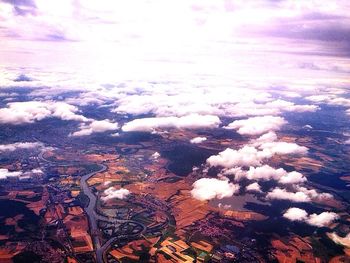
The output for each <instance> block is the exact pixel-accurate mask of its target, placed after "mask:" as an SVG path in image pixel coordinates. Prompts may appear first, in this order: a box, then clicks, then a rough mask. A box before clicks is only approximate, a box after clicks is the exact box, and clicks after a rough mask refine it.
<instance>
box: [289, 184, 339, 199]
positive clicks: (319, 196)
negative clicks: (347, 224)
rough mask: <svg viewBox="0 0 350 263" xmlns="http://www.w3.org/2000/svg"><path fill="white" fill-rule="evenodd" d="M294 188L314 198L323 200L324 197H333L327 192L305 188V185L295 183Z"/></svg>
mask: <svg viewBox="0 0 350 263" xmlns="http://www.w3.org/2000/svg"><path fill="white" fill-rule="evenodd" d="M295 189H296V190H297V191H300V192H302V193H305V194H306V195H308V196H309V197H310V198H312V199H315V200H324V199H331V198H333V195H331V194H329V193H318V192H317V191H316V190H315V189H307V188H306V187H303V186H299V185H296V186H295Z"/></svg>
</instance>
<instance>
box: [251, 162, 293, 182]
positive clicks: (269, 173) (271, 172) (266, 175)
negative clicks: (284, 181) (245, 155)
mask: <svg viewBox="0 0 350 263" xmlns="http://www.w3.org/2000/svg"><path fill="white" fill-rule="evenodd" d="M286 174H287V172H286V171H285V170H284V169H282V168H279V169H275V168H272V167H271V166H269V165H263V166H260V167H256V168H255V167H250V168H249V170H248V172H247V173H246V177H247V178H248V179H249V180H265V181H267V180H270V179H274V180H279V179H280V178H281V177H282V176H284V175H286Z"/></svg>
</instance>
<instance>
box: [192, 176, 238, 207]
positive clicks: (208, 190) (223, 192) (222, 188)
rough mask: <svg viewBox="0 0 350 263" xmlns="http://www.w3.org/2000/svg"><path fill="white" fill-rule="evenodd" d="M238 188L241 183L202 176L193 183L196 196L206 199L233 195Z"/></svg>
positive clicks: (193, 194)
mask: <svg viewBox="0 0 350 263" xmlns="http://www.w3.org/2000/svg"><path fill="white" fill-rule="evenodd" d="M238 190H239V185H236V184H233V183H230V182H229V181H228V180H219V179H216V178H201V179H199V180H197V181H195V182H194V183H193V189H192V190H191V194H192V196H193V197H194V198H196V199H198V200H201V201H205V200H211V199H214V198H218V199H222V198H225V197H231V196H232V195H233V194H234V193H236V192H237V191H238Z"/></svg>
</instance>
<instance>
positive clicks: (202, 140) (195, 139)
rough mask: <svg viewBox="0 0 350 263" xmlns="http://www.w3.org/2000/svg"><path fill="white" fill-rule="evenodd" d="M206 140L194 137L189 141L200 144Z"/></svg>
mask: <svg viewBox="0 0 350 263" xmlns="http://www.w3.org/2000/svg"><path fill="white" fill-rule="evenodd" d="M206 140H207V138H206V137H195V138H193V139H191V140H190V143H194V144H198V143H202V142H204V141H206Z"/></svg>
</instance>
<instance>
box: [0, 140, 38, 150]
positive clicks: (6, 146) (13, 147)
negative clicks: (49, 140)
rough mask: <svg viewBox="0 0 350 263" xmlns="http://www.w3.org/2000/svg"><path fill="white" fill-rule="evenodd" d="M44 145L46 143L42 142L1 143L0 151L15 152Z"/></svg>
mask: <svg viewBox="0 0 350 263" xmlns="http://www.w3.org/2000/svg"><path fill="white" fill-rule="evenodd" d="M42 147H44V144H43V143H41V142H16V143H11V144H0V152H6V151H8V152H13V151H16V150H19V149H35V148H42Z"/></svg>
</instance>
